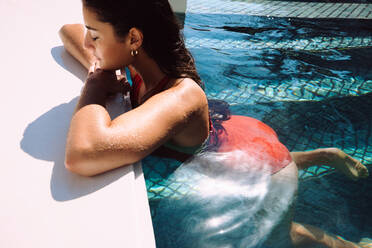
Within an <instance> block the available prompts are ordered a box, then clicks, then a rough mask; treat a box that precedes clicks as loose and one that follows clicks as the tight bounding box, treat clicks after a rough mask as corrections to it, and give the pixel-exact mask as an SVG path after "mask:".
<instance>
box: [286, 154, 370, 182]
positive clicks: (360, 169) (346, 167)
mask: <svg viewBox="0 0 372 248" xmlns="http://www.w3.org/2000/svg"><path fill="white" fill-rule="evenodd" d="M291 156H292V159H293V160H294V162H295V163H296V164H297V166H298V168H299V169H306V168H308V167H310V166H313V165H322V164H323V165H328V166H330V167H332V168H335V169H336V170H338V171H339V172H341V173H343V174H344V175H346V176H347V177H349V178H351V179H353V180H357V179H359V178H365V177H368V169H367V167H365V166H364V165H363V164H362V163H361V162H359V161H358V160H356V159H354V158H353V157H351V156H350V155H347V154H346V153H345V152H343V151H342V150H340V149H338V148H320V149H316V150H312V151H306V152H291Z"/></svg>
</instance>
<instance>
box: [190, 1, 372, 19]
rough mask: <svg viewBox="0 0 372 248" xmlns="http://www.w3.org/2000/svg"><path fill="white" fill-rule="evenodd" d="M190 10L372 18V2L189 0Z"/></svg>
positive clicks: (217, 12)
mask: <svg viewBox="0 0 372 248" xmlns="http://www.w3.org/2000/svg"><path fill="white" fill-rule="evenodd" d="M187 5H188V10H187V11H188V12H189V13H199V14H203V13H204V14H227V15H231V14H239V15H253V16H268V17H269V16H270V17H288V18H340V19H372V4H366V3H328V2H300V1H267V0H231V1H223V0H217V1H212V0H204V1H200V0H189V1H188V3H187Z"/></svg>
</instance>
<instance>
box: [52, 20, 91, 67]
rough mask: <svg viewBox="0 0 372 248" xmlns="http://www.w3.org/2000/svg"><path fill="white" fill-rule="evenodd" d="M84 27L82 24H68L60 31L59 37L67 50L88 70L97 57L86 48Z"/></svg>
mask: <svg viewBox="0 0 372 248" xmlns="http://www.w3.org/2000/svg"><path fill="white" fill-rule="evenodd" d="M84 32H85V30H84V26H83V25H82V24H66V25H64V26H63V27H62V28H61V29H60V30H59V36H60V38H61V40H62V42H63V45H64V47H65V49H66V50H67V51H68V52H69V53H70V54H71V55H72V56H73V57H74V58H76V59H77V60H78V61H79V62H80V63H81V64H82V65H83V66H84V67H85V68H86V69H89V67H90V66H91V65H92V64H93V63H94V62H95V57H94V55H93V54H92V52H90V51H89V50H87V49H85V48H84Z"/></svg>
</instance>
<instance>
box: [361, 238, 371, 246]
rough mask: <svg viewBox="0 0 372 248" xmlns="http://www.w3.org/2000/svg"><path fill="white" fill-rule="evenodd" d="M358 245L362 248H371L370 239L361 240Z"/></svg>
mask: <svg viewBox="0 0 372 248" xmlns="http://www.w3.org/2000/svg"><path fill="white" fill-rule="evenodd" d="M358 245H359V246H360V247H362V248H372V239H370V238H362V239H361V240H360V241H359V243H358Z"/></svg>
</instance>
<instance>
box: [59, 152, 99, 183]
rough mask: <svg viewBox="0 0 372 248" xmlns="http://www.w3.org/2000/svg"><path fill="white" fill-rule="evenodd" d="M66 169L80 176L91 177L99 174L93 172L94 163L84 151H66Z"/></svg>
mask: <svg viewBox="0 0 372 248" xmlns="http://www.w3.org/2000/svg"><path fill="white" fill-rule="evenodd" d="M65 168H66V169H67V170H68V171H70V172H72V173H75V174H78V175H80V176H86V177H91V176H95V175H97V174H98V173H94V172H93V171H92V163H91V161H90V160H89V159H88V155H87V152H84V151H83V150H80V151H79V150H71V149H68V150H66V155H65Z"/></svg>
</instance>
